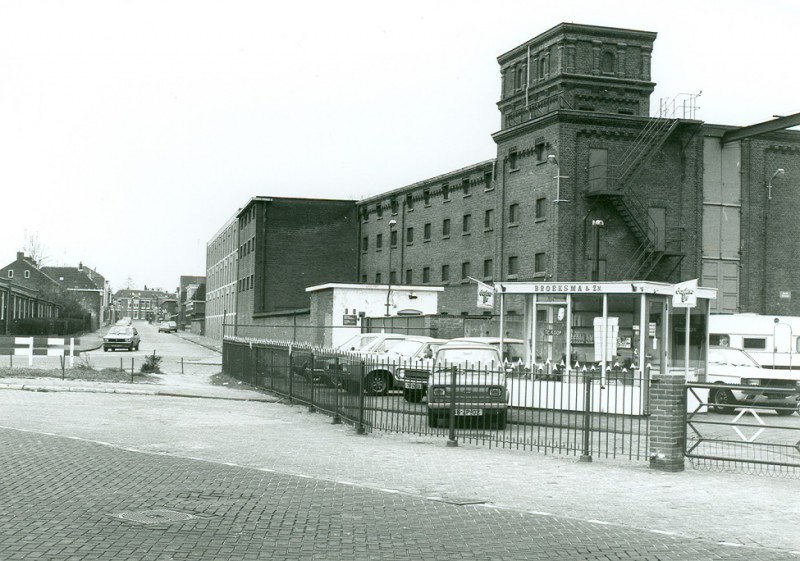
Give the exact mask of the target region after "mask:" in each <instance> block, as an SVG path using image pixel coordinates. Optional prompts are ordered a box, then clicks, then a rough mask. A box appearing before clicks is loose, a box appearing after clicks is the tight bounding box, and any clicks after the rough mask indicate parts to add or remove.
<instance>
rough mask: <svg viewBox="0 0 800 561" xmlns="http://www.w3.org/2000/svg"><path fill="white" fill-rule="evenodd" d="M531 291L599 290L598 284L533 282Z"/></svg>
mask: <svg viewBox="0 0 800 561" xmlns="http://www.w3.org/2000/svg"><path fill="white" fill-rule="evenodd" d="M532 288H533V292H556V293H561V294H565V293H568V292H600V291H601V288H600V285H598V284H588V283H587V284H534V285H533V287H532Z"/></svg>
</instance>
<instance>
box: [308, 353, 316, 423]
mask: <svg viewBox="0 0 800 561" xmlns="http://www.w3.org/2000/svg"><path fill="white" fill-rule="evenodd" d="M314 358H315V357H314V351H311V368H310V370H309V375H310V376H311V397H310V399H309V404H308V412H309V413H316V412H317V408H316V407H315V406H314V378H315V376H314Z"/></svg>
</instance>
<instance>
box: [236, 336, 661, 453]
mask: <svg viewBox="0 0 800 561" xmlns="http://www.w3.org/2000/svg"><path fill="white" fill-rule="evenodd" d="M454 366H455V365H445V367H444V368H442V369H441V370H437V371H436V372H432V371H431V370H432V365H431V363H430V361H428V362H425V361H424V360H420V361H417V362H415V363H408V362H404V361H403V360H398V361H388V360H382V359H380V358H379V357H375V356H360V355H357V354H352V353H343V352H339V351H335V350H330V349H323V348H318V347H313V346H310V345H303V344H294V343H288V342H287V343H279V342H271V341H263V340H261V341H257V340H247V339H243V338H233V337H228V338H226V339H225V341H224V346H223V372H224V373H225V374H228V375H230V376H233V377H234V378H236V379H238V380H240V381H242V382H244V383H247V384H250V385H252V386H254V387H257V388H261V389H264V390H267V391H270V392H273V393H276V394H279V395H281V396H284V397H286V398H288V399H289V400H291V401H292V402H295V403H301V404H305V405H307V406H308V407H309V408H311V409H313V410H315V411H322V412H325V413H328V414H330V415H331V416H332V417H333V418H334V421H335V422H338V421H339V420H344V421H346V422H348V423H351V424H352V425H354V426H355V427H356V429H357V430H358V431H359V432H367V431H371V430H381V431H386V432H400V433H411V434H419V435H432V436H439V437H443V438H447V439H448V440H449V441H451V442H453V443H455V442H458V441H462V442H470V443H477V444H482V445H488V446H497V447H511V448H517V449H526V450H536V451H539V452H543V453H559V454H570V455H575V456H580V457H581V459H584V460H591V459H592V458H593V457H604V458H626V459H630V460H645V459H647V456H648V435H649V432H648V431H649V416H648V412H647V391H646V388H647V384H646V383H645V380H643V377H642V375H641V374H640V373H639V372H634V371H628V370H626V369H624V368H620V367H619V366H616V367H615V366H614V365H611V364H609V365H608V366H607V368H605V369H602V368H599V365H596V364H595V365H576V368H573V369H571V370H565V369H564V368H563V367H562V369H561V370H559V369H558V368H556V369H552V370H548V372H547V373H545V372H543V371H533V370H531V369H529V368H525V367H524V366H522V365H520V364H517V365H513V366H511V365H503V366H501V367H500V368H495V367H494V366H492V367H488V366H486V367H483V368H477V369H473V370H472V371H469V372H468V371H465V370H464V369H462V368H459V367H454ZM429 386H430V387H429Z"/></svg>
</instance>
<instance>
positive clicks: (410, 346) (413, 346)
mask: <svg viewBox="0 0 800 561" xmlns="http://www.w3.org/2000/svg"><path fill="white" fill-rule="evenodd" d="M424 346H425V341H414V340H413V339H405V340H402V341H398V342H397V343H396V344H395V345H394V346H393V347H392V348H391V349H390V350H389V352H388V353H387V354H390V355H398V356H413V355H414V354H415V353H416V352H417V351H419V350H420V349H421V348H422V347H424Z"/></svg>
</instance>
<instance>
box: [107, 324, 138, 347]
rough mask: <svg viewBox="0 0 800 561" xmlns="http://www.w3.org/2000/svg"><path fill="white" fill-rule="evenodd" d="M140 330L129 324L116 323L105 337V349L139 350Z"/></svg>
mask: <svg viewBox="0 0 800 561" xmlns="http://www.w3.org/2000/svg"><path fill="white" fill-rule="evenodd" d="M140 341H141V339H140V338H139V332H138V331H136V328H135V327H131V326H129V325H115V326H114V327H112V328H111V329H110V330H109V331H108V333H106V336H105V337H103V351H108V350H109V349H110V350H112V351H113V350H114V349H127V350H129V351H138V350H139V342H140Z"/></svg>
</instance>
